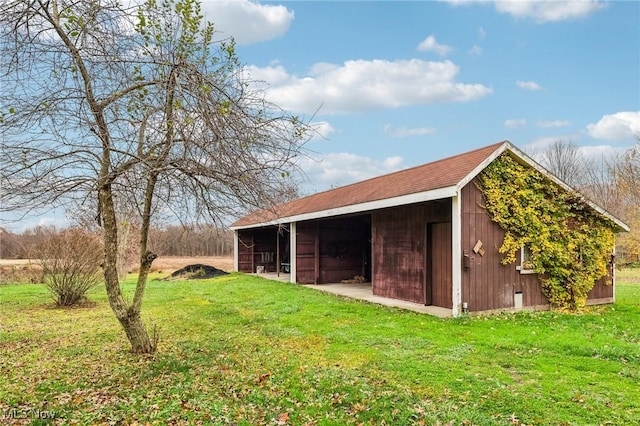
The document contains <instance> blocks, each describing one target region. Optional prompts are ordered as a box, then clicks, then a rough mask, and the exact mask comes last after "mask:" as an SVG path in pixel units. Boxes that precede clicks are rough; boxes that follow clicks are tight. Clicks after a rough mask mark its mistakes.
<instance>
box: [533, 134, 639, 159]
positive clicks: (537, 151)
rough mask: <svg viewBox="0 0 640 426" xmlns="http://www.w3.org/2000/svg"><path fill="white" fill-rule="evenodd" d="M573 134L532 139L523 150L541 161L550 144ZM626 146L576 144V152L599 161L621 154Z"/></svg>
mask: <svg viewBox="0 0 640 426" xmlns="http://www.w3.org/2000/svg"><path fill="white" fill-rule="evenodd" d="M573 140H575V135H562V136H547V137H542V138H538V139H535V140H533V141H532V142H531V143H529V144H527V145H526V146H524V148H523V149H524V151H525V152H526V153H528V154H529V155H530V156H531V157H532V158H533V159H534V160H536V161H538V162H541V161H542V158H543V153H544V151H545V149H547V148H548V147H549V146H550V145H551V144H553V143H554V142H557V141H573ZM626 149H628V147H615V146H611V145H578V152H579V153H580V154H581V155H582V156H583V157H584V158H585V159H587V160H590V161H594V162H596V163H599V162H601V161H603V160H610V159H612V158H614V157H615V156H617V155H621V154H623V153H624V152H625V150H626Z"/></svg>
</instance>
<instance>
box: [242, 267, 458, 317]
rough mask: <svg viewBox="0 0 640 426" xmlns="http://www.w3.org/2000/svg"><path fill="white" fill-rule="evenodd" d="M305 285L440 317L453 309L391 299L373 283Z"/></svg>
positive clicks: (281, 278)
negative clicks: (375, 291) (375, 293)
mask: <svg viewBox="0 0 640 426" xmlns="http://www.w3.org/2000/svg"><path fill="white" fill-rule="evenodd" d="M249 275H255V276H257V277H262V278H266V279H268V280H274V281H282V282H286V283H288V282H289V281H290V278H291V275H290V274H285V273H282V272H281V273H280V274H279V275H278V274H277V273H276V272H263V273H260V274H249ZM301 285H302V286H304V287H308V288H312V289H314V290H320V291H324V292H327V293H331V294H337V295H339V296H345V297H350V298H352V299H358V300H365V301H367V302H370V303H377V304H378V305H384V306H393V307H394V308H400V309H407V310H409V311H414V312H420V313H422V314H428V315H433V316H436V317H439V318H450V317H452V316H453V315H452V314H451V309H447V308H441V307H439V306H425V305H421V304H419V303H413V302H407V301H405V300H398V299H390V298H388V297H381V296H375V295H374V294H373V289H372V288H371V283H359V284H342V283H335V284H317V285H316V284H301Z"/></svg>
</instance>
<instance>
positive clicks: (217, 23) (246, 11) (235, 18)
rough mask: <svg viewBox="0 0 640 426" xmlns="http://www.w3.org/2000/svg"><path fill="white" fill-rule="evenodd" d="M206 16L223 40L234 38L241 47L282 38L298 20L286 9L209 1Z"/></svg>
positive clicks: (204, 7) (242, 1) (204, 5)
mask: <svg viewBox="0 0 640 426" xmlns="http://www.w3.org/2000/svg"><path fill="white" fill-rule="evenodd" d="M202 12H203V14H204V16H205V18H206V19H207V20H209V21H211V22H213V24H214V28H215V30H216V31H217V32H218V33H219V34H220V35H221V36H222V37H233V38H234V39H235V40H236V42H237V43H238V44H249V43H256V42H261V41H266V40H270V39H273V38H277V37H280V36H281V35H283V34H284V33H286V32H287V30H288V29H289V26H290V25H291V22H292V21H293V18H294V15H293V12H292V11H290V10H288V9H287V8H286V7H285V6H281V5H268V4H261V3H255V2H253V1H249V0H215V1H212V0H205V1H203V2H202Z"/></svg>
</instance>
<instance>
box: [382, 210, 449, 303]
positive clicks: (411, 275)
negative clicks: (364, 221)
mask: <svg viewBox="0 0 640 426" xmlns="http://www.w3.org/2000/svg"><path fill="white" fill-rule="evenodd" d="M450 221H451V201H450V200H443V201H438V202H431V203H423V204H416V205H410V206H401V207H395V208H389V209H384V210H379V211H376V212H374V213H372V220H371V222H372V225H371V228H372V246H373V248H372V263H373V270H372V276H373V278H372V285H373V294H375V295H378V296H384V297H390V298H394V299H401V300H408V301H411V302H416V303H430V304H435V305H438V306H445V307H450V298H451V297H450V295H451V281H450V280H449V282H448V283H447V282H446V281H443V282H441V281H437V280H438V279H439V278H440V277H446V276H447V273H448V272H447V271H442V272H439V273H438V274H434V276H435V277H436V280H435V281H437V283H438V284H440V283H442V286H440V287H438V290H439V291H438V290H436V291H435V292H432V291H429V290H427V292H425V288H427V286H428V285H430V284H431V285H433V286H434V288H435V287H437V285H436V284H434V282H435V281H434V279H433V278H434V277H433V276H431V273H432V270H431V268H430V266H431V267H433V268H441V267H442V268H445V269H446V268H447V267H448V271H450V270H451V255H450V253H451V245H450V244H449V246H448V249H447V248H446V247H445V248H444V249H445V250H448V251H447V254H442V255H441V256H440V257H434V258H433V259H431V258H429V256H428V247H427V246H428V244H430V243H429V241H430V240H429V237H428V234H427V233H428V224H429V223H435V222H450ZM448 227H449V235H450V233H451V231H450V228H451V225H450V224H449V225H448ZM449 241H450V238H449ZM434 247H435V246H434ZM438 247H439V245H438ZM427 262H429V264H427ZM447 263H448V266H447ZM449 275H450V274H449ZM447 293H448V294H449V296H448V299H447V296H446V294H447ZM432 295H435V296H436V298H435V299H434V298H432V297H431V296H432ZM448 300H449V301H448ZM447 304H449V306H447Z"/></svg>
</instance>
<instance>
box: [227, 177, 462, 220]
mask: <svg viewBox="0 0 640 426" xmlns="http://www.w3.org/2000/svg"><path fill="white" fill-rule="evenodd" d="M457 193H458V190H457V187H456V186H448V187H444V188H438V189H432V190H430V191H423V192H416V193H414V194H407V195H401V196H398V197H392V198H385V199H382V200H376V201H368V202H365V203H359V204H352V205H350V206H343V207H336V208H333V209H326V210H320V211H316V212H310V213H303V214H299V215H294V216H287V217H282V218H279V219H276V220H271V221H267V222H261V223H253V224H251V225H246V226H233V227H231V228H230V229H231V230H236V229H250V228H261V227H263V226H272V225H278V224H281V223H290V222H302V221H305V220H313V219H324V218H327V217H332V216H341V215H345V214H353V213H363V212H367V211H372V210H379V209H384V208H388V207H397V206H404V205H407V204H415V203H421V202H425V201H433V200H441V199H444V198H450V197H453V196H455V195H457Z"/></svg>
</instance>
